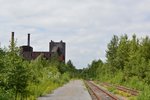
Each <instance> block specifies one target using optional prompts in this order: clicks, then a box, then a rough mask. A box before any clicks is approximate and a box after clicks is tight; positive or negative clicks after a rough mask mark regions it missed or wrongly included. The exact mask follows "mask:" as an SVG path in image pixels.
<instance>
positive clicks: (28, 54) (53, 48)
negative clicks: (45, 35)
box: [12, 32, 66, 62]
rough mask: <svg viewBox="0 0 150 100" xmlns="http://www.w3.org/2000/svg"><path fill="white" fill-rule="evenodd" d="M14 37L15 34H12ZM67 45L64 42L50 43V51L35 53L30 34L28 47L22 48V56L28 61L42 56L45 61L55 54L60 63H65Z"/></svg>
mask: <svg viewBox="0 0 150 100" xmlns="http://www.w3.org/2000/svg"><path fill="white" fill-rule="evenodd" d="M12 37H14V32H12ZM65 52H66V43H65V42H63V41H62V40H61V41H60V42H54V41H52V40H51V41H50V42H49V51H47V52H42V51H38V52H37V51H34V50H33V47H32V46H30V34H28V37H27V45H23V46H21V47H20V55H21V56H22V57H23V58H24V59H27V60H34V59H36V58H37V57H38V56H40V55H42V56H43V57H44V58H45V59H50V58H51V57H52V56H53V55H54V54H57V55H58V57H59V58H58V59H59V60H60V61H63V62H65V54H66V53H65Z"/></svg>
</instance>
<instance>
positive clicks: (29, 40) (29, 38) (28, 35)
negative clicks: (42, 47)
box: [28, 33, 30, 46]
mask: <svg viewBox="0 0 150 100" xmlns="http://www.w3.org/2000/svg"><path fill="white" fill-rule="evenodd" d="M28 46H30V34H29V33H28Z"/></svg>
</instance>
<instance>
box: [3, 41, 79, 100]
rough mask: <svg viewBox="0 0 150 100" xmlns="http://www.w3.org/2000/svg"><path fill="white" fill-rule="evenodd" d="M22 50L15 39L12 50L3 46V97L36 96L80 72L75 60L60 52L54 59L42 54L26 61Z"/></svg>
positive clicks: (18, 99) (23, 98) (20, 99)
mask: <svg viewBox="0 0 150 100" xmlns="http://www.w3.org/2000/svg"><path fill="white" fill-rule="evenodd" d="M19 53H20V51H19V48H18V47H16V42H13V41H11V43H10V46H9V49H8V50H7V49H1V48H0V100H10V99H11V100H27V99H28V100H34V99H36V98H37V97H39V96H42V95H45V94H47V93H50V92H51V91H52V90H54V89H56V88H57V87H59V86H61V85H63V84H64V83H66V82H68V81H69V80H70V78H71V77H73V76H74V74H75V73H76V69H75V67H74V66H73V64H72V62H71V60H69V61H68V63H67V64H65V63H64V62H60V61H59V60H58V56H57V55H54V56H53V57H52V58H51V59H50V60H45V59H44V58H43V56H42V55H40V56H39V57H38V58H37V59H35V60H33V61H26V60H23V59H22V58H21V57H20V56H19ZM73 73H74V74H73Z"/></svg>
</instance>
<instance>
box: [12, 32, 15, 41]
mask: <svg viewBox="0 0 150 100" xmlns="http://www.w3.org/2000/svg"><path fill="white" fill-rule="evenodd" d="M14 34H15V33H14V32H12V33H11V42H12V43H14Z"/></svg>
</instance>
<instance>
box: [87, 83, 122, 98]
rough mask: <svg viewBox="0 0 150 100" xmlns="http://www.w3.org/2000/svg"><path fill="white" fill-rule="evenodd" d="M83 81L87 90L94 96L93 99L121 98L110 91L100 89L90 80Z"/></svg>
mask: <svg viewBox="0 0 150 100" xmlns="http://www.w3.org/2000/svg"><path fill="white" fill-rule="evenodd" d="M85 83H86V85H87V88H89V91H90V92H92V95H94V96H95V99H94V100H121V99H119V98H118V97H116V96H115V95H113V94H111V93H110V92H108V91H106V90H104V89H101V88H100V87H98V86H97V85H95V84H94V83H93V82H91V81H85ZM90 94H91V93H90Z"/></svg>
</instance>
